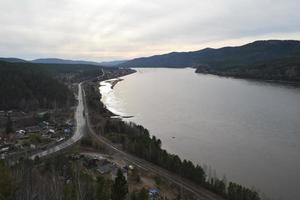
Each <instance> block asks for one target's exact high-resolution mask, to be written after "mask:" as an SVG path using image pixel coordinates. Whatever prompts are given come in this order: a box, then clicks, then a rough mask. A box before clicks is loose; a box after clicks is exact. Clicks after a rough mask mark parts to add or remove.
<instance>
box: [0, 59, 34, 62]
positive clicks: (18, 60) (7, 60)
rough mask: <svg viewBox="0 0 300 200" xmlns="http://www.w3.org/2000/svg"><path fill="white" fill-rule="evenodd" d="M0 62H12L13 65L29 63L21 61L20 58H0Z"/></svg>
mask: <svg viewBox="0 0 300 200" xmlns="http://www.w3.org/2000/svg"><path fill="white" fill-rule="evenodd" d="M0 61H4V62H12V63H25V62H28V61H26V60H23V59H20V58H0Z"/></svg>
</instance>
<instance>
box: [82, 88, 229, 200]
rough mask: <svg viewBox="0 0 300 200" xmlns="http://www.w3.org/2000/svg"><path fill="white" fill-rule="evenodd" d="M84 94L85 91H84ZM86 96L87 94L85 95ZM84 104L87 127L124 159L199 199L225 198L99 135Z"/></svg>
mask: <svg viewBox="0 0 300 200" xmlns="http://www.w3.org/2000/svg"><path fill="white" fill-rule="evenodd" d="M83 94H85V93H84V91H83ZM84 98H85V95H84ZM84 106H85V116H86V123H87V128H88V131H89V133H90V134H91V136H92V137H93V138H94V139H96V140H98V141H99V142H101V143H102V144H104V145H105V146H106V147H107V148H109V149H111V150H113V151H114V152H116V153H118V154H119V155H120V156H121V157H122V159H123V160H125V161H127V162H129V163H132V164H134V165H136V166H137V167H139V168H142V169H144V170H146V171H150V172H152V173H154V174H156V175H158V176H161V177H164V178H166V179H167V180H169V181H171V182H173V183H174V184H176V185H178V186H180V187H181V188H183V189H185V190H187V191H189V192H191V193H193V194H194V195H195V197H196V198H197V199H199V200H224V199H223V198H222V197H220V196H218V195H216V194H214V193H212V192H210V191H208V190H207V189H205V188H203V187H200V186H198V185H196V184H194V183H192V182H191V181H189V180H186V179H184V178H181V177H180V176H178V175H176V174H173V173H171V172H169V171H167V170H165V169H163V168H161V167H158V166H156V165H154V164H152V163H150V162H148V161H145V160H143V159H140V158H138V157H135V156H133V155H131V154H128V153H126V152H124V151H122V150H121V149H119V148H118V147H116V146H115V145H114V144H113V143H111V142H110V141H109V140H108V139H106V138H104V137H103V136H101V135H98V134H96V133H95V131H94V130H93V129H92V128H91V124H90V119H89V114H88V107H87V105H86V101H85V100H84Z"/></svg>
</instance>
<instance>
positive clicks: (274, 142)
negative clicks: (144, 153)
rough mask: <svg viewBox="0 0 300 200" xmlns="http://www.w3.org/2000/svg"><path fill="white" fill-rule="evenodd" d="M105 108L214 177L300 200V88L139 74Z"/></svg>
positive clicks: (177, 72)
mask: <svg viewBox="0 0 300 200" xmlns="http://www.w3.org/2000/svg"><path fill="white" fill-rule="evenodd" d="M137 71H138V72H137V73H135V74H131V75H128V76H125V77H123V79H124V80H123V81H121V82H119V83H118V84H117V85H116V86H115V87H114V89H111V88H110V84H108V83H103V82H102V83H101V84H102V85H104V86H102V87H100V92H101V93H102V95H103V97H102V101H103V102H104V103H105V104H106V106H107V107H108V108H109V109H110V110H111V111H113V112H115V113H116V114H120V115H123V116H131V115H132V116H134V117H132V118H129V119H126V120H129V121H133V122H136V123H138V124H141V125H143V126H144V127H146V128H148V129H149V130H150V132H151V134H152V135H155V136H157V137H158V138H160V139H161V140H162V144H163V145H162V146H163V148H165V149H167V150H168V151H169V152H170V153H175V154H178V155H179V156H180V157H181V158H185V159H190V160H192V161H193V162H196V163H199V164H201V165H202V166H204V168H205V169H206V171H207V174H209V175H210V176H214V175H215V174H217V176H218V177H220V178H222V177H223V176H224V175H225V176H226V179H227V180H228V181H235V182H238V183H241V184H243V185H246V186H248V187H255V188H256V189H257V190H259V191H260V193H261V194H262V195H264V196H265V195H266V196H267V197H270V198H271V199H274V200H277V199H285V200H297V199H300V184H299V183H300V88H299V87H298V88H297V87H293V86H287V85H280V84H275V83H266V82H259V81H249V80H243V79H233V78H223V77H218V76H213V75H203V74H196V73H194V70H193V69H164V68H160V69H137Z"/></svg>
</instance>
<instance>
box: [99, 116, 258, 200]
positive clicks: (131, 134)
mask: <svg viewBox="0 0 300 200" xmlns="http://www.w3.org/2000/svg"><path fill="white" fill-rule="evenodd" d="M104 130H105V131H104V132H105V136H106V137H107V138H109V139H110V140H112V141H113V142H117V143H121V144H122V146H123V148H124V149H125V150H126V151H127V152H129V153H131V154H134V155H136V156H138V157H140V158H143V159H145V160H147V161H150V162H152V163H154V164H156V165H158V166H160V167H163V168H164V169H167V170H169V171H171V172H173V173H176V174H178V175H180V176H182V177H184V178H187V179H189V180H191V181H193V182H194V183H196V184H199V185H201V186H203V187H205V188H207V189H209V190H211V191H213V192H215V193H216V194H219V195H221V196H223V197H224V198H226V199H228V200H250V199H251V200H260V197H259V195H258V193H257V192H256V191H254V190H251V189H249V188H246V187H243V186H241V185H239V184H237V183H233V182H230V183H229V184H228V185H226V182H225V181H224V180H220V179H218V178H216V177H214V178H207V175H206V174H205V172H204V170H203V168H202V167H201V166H200V165H194V164H193V163H192V162H191V161H189V160H181V159H180V158H179V156H177V155H174V154H170V153H168V152H167V151H166V150H164V149H162V148H161V141H160V139H157V138H156V137H155V136H150V134H149V131H148V130H147V129H146V128H144V127H143V126H141V125H137V124H135V123H133V122H124V121H122V120H116V119H110V120H108V121H107V122H106V125H105V129H104Z"/></svg>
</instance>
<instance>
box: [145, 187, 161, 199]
mask: <svg viewBox="0 0 300 200" xmlns="http://www.w3.org/2000/svg"><path fill="white" fill-rule="evenodd" d="M159 193H160V190H159V189H157V188H151V189H149V190H148V194H149V199H151V200H154V199H157V198H158V197H159Z"/></svg>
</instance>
